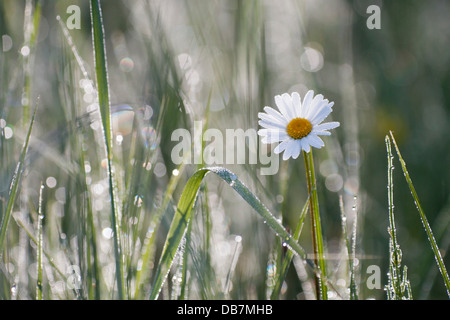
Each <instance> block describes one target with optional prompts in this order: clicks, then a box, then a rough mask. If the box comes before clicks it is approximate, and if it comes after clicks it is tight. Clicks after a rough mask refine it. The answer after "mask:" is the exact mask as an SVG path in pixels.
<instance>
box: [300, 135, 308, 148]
mask: <svg viewBox="0 0 450 320" xmlns="http://www.w3.org/2000/svg"><path fill="white" fill-rule="evenodd" d="M306 138H307V137H305V138H303V139H301V140H300V142H301V144H302V149H303V150H305V152H309V150H310V148H309V143H308V141H307V140H306Z"/></svg>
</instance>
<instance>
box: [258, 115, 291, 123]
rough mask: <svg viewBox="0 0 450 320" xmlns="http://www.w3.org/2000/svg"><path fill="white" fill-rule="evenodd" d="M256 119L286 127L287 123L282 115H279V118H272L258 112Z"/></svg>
mask: <svg viewBox="0 0 450 320" xmlns="http://www.w3.org/2000/svg"><path fill="white" fill-rule="evenodd" d="M258 118H260V119H261V120H265V121H268V122H276V123H278V124H282V125H285V126H286V125H287V121H286V120H285V119H284V118H283V116H282V115H280V118H277V117H274V116H272V115H270V114H267V113H264V112H258Z"/></svg>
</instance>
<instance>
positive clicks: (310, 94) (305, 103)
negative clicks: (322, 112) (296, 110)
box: [300, 90, 314, 118]
mask: <svg viewBox="0 0 450 320" xmlns="http://www.w3.org/2000/svg"><path fill="white" fill-rule="evenodd" d="M313 97H314V91H313V90H309V91H308V92H307V93H306V95H305V97H304V98H303V102H302V108H301V110H300V117H301V118H305V115H306V112H307V111H308V108H309V105H310V104H311V100H312V98H313Z"/></svg>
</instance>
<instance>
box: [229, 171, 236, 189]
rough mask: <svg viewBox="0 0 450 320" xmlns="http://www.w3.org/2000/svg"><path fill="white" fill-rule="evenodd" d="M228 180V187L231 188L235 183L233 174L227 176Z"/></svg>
mask: <svg viewBox="0 0 450 320" xmlns="http://www.w3.org/2000/svg"><path fill="white" fill-rule="evenodd" d="M229 178H230V187H233V186H234V185H235V183H236V180H237V176H236V175H235V174H234V173H233V174H231V175H230V176H229Z"/></svg>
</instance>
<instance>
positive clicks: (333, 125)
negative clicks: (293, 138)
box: [313, 121, 341, 131]
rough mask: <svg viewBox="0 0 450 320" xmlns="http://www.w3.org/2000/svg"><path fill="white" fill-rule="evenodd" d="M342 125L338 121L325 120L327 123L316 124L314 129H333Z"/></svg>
mask: <svg viewBox="0 0 450 320" xmlns="http://www.w3.org/2000/svg"><path fill="white" fill-rule="evenodd" d="M340 125H341V124H340V123H339V122H337V121H333V122H325V123H321V124H318V125H316V126H314V127H313V131H315V130H317V131H323V130H331V129H334V128H337V127H339V126H340Z"/></svg>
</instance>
